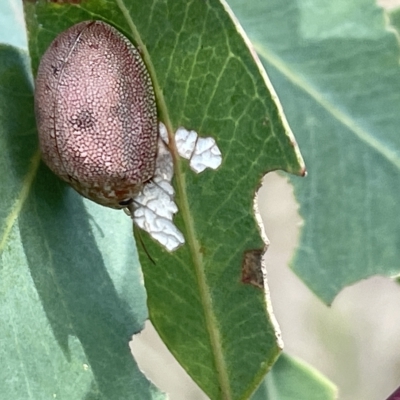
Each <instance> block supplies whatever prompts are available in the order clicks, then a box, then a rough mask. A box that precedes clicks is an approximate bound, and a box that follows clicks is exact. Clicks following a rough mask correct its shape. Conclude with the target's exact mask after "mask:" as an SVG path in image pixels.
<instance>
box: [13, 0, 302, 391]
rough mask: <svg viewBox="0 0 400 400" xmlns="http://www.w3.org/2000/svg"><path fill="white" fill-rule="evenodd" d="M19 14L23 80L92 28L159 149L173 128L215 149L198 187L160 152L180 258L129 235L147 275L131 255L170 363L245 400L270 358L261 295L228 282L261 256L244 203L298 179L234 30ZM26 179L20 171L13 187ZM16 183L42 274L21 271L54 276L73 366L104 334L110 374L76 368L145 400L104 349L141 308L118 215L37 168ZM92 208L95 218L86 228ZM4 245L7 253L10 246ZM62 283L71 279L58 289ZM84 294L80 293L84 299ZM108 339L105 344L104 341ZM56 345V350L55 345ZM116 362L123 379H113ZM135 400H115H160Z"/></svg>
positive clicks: (116, 13)
mask: <svg viewBox="0 0 400 400" xmlns="http://www.w3.org/2000/svg"><path fill="white" fill-rule="evenodd" d="M25 12H26V21H27V26H28V36H29V49H30V57H31V61H32V68H33V71H34V73H35V71H36V69H37V65H38V60H39V58H40V56H41V55H42V53H43V52H44V51H45V49H46V48H47V46H48V45H49V44H50V42H51V40H52V39H54V37H55V36H56V35H57V34H58V33H60V32H61V31H63V30H65V29H66V28H68V27H69V26H71V25H73V24H74V23H77V22H79V21H83V20H87V19H101V20H103V21H105V22H108V23H111V24H112V25H114V26H115V27H116V28H118V29H119V30H120V31H121V32H123V33H124V34H125V35H126V36H127V37H128V38H130V39H131V40H132V41H133V42H134V43H135V44H136V45H138V46H139V48H140V50H141V52H142V54H143V58H144V60H145V62H146V64H147V66H148V68H149V71H150V73H151V76H152V79H153V84H154V88H155V91H156V95H157V103H158V106H159V114H160V119H161V120H162V121H163V122H164V123H165V124H166V126H167V128H168V130H169V134H170V137H171V138H173V132H174V131H175V130H176V129H177V128H178V127H179V126H184V127H185V128H188V129H194V130H196V131H197V132H198V133H199V134H200V135H201V136H212V137H214V138H215V139H216V141H217V144H218V146H219V148H220V149H221V152H222V157H223V163H222V165H221V167H220V168H219V169H218V170H217V171H206V172H204V173H202V174H200V175H197V174H195V173H194V172H192V171H191V170H190V169H189V166H188V162H187V161H185V160H181V159H180V158H179V157H178V156H177V154H176V152H174V149H173V146H171V147H172V152H173V157H174V168H175V178H174V186H175V188H176V190H177V204H178V207H179V212H178V214H177V216H176V218H175V222H176V224H177V226H178V228H179V229H180V230H181V231H182V233H183V235H184V236H185V240H186V243H185V245H184V246H182V247H181V248H180V249H178V250H177V251H176V252H174V253H169V252H168V251H166V250H164V249H163V248H161V247H160V245H158V243H155V242H154V241H153V240H152V239H151V238H150V237H148V236H147V235H146V234H144V233H141V237H142V241H143V243H144V244H145V246H146V248H147V252H148V253H149V254H150V255H151V258H152V259H153V260H154V264H153V262H152V261H150V259H149V258H148V256H147V254H146V252H145V251H143V250H142V249H141V246H140V251H139V253H140V261H141V265H142V269H143V274H144V279H145V286H146V290H147V294H148V301H147V304H148V308H149V315H150V318H151V320H152V322H153V324H154V326H155V327H156V329H157V330H158V332H159V334H160V336H161V337H162V339H163V340H164V342H165V343H166V344H167V346H168V347H169V349H170V350H171V351H172V353H173V354H174V355H175V357H176V358H177V359H178V361H180V363H181V364H182V365H183V367H184V368H185V369H186V370H187V371H188V372H189V374H190V375H191V376H192V378H193V379H194V380H195V381H196V382H197V383H198V384H199V386H200V387H201V388H202V389H203V390H204V391H205V392H206V393H207V394H208V396H209V397H210V398H211V399H245V398H248V397H249V396H250V394H251V393H252V392H253V391H254V390H255V389H256V387H257V385H258V384H259V382H260V381H261V380H262V378H263V376H264V374H265V372H266V371H267V370H268V369H269V368H270V367H271V365H272V364H273V362H274V361H275V359H276V357H277V355H278V354H279V351H280V347H279V341H278V340H277V332H276V327H275V325H274V323H273V317H271V315H270V314H269V312H268V311H267V306H268V303H267V301H268V299H267V297H266V293H265V292H264V291H263V290H262V289H260V288H259V287H255V286H252V285H249V284H245V283H243V282H242V281H241V274H242V271H241V266H242V262H243V258H244V255H245V252H246V251H252V250H255V251H260V250H263V249H264V247H265V244H264V242H263V240H262V238H261V236H260V232H259V227H258V225H257V221H256V219H255V217H254V210H253V199H254V194H255V191H256V189H257V187H258V185H259V184H260V181H261V178H262V176H263V175H264V174H265V173H266V172H267V171H270V170H274V169H278V168H281V169H284V170H286V171H289V172H293V173H297V174H302V173H303V172H304V165H303V163H302V160H301V156H300V155H299V152H298V149H297V147H296V144H295V142H294V139H293V137H292V134H291V132H290V129H289V128H288V126H287V124H286V121H285V119H284V116H283V114H282V112H281V109H280V106H279V105H278V104H277V103H276V101H275V98H274V94H273V93H272V94H271V93H270V92H269V91H268V88H269V82H267V81H265V79H264V76H263V73H262V72H260V69H259V65H258V64H257V63H256V62H255V61H254V59H253V58H252V55H251V53H250V51H249V49H248V48H247V46H246V42H245V40H244V39H243V37H242V36H241V34H240V32H239V31H238V27H237V26H236V25H235V24H234V23H233V21H232V19H231V18H230V15H229V12H228V11H227V9H226V8H224V4H221V3H219V2H217V1H209V2H203V1H193V2H187V1H183V0H180V1H176V0H174V1H172V0H170V1H164V2H159V1H149V2H145V3H144V2H141V1H129V2H128V1H125V2H124V1H122V0H117V1H115V2H114V1H106V0H102V1H100V0H88V1H85V2H82V3H80V4H78V5H71V4H54V3H48V2H46V1H39V2H37V3H35V4H33V3H26V4H25ZM30 93H31V92H30ZM26 108H27V109H29V110H30V113H31V117H30V118H31V119H30V123H29V124H28V126H29V127H30V129H31V134H32V135H31V136H30V137H31V139H32V145H31V146H29V147H28V149H27V151H28V150H30V151H31V152H32V154H37V153H36V151H37V150H36V148H37V144H36V137H35V132H34V128H33V127H34V121H33V114H32V98H31V97H30V98H29V105H28V104H27V106H26ZM33 149H35V150H34V151H33ZM35 157H37V156H35ZM17 159H18V157H17ZM35 160H36V163H38V161H37V158H35ZM26 164H27V162H26ZM29 168H30V167H29V165H25V167H24V168H22V170H21V176H22V177H24V176H25V175H26V174H28V172H27V171H29ZM28 175H29V174H28ZM29 176H32V180H33V177H34V178H35V180H34V184H33V186H32V188H29V187H27V189H26V190H27V192H28V193H29V198H28V199H27V200H28V201H27V202H26V203H25V204H26V205H25V208H24V209H23V211H24V210H25V209H26V216H25V215H24V214H23V211H21V215H19V214H18V219H21V221H23V222H24V221H25V222H24V227H28V226H32V227H35V228H36V227H37V229H39V227H42V226H43V228H41V229H40V231H39V232H38V233H37V234H36V235H34V237H36V242H33V241H32V237H31V236H29V235H28V236H25V237H23V238H22V239H21V241H22V243H24V246H25V247H26V248H32V249H33V250H31V251H32V252H34V253H35V254H36V255H38V257H39V256H40V257H45V260H44V261H38V260H36V259H34V258H33V261H32V262H31V263H34V264H35V265H34V267H32V268H35V269H36V268H39V265H40V264H45V265H46V268H45V269H44V271H45V272H43V274H48V275H50V277H52V275H53V274H54V272H49V268H50V271H51V268H53V269H54V270H57V271H59V272H58V273H59V274H60V278H57V279H59V280H60V284H59V287H60V289H59V291H60V293H61V292H62V293H63V296H64V297H65V296H66V297H67V298H68V299H69V300H70V301H71V304H69V303H68V304H67V306H68V307H67V306H65V310H63V312H64V313H65V314H66V315H65V316H63V317H61V320H62V321H64V320H67V317H68V318H72V319H73V320H78V321H79V322H81V323H82V326H80V325H79V329H81V332H82V335H83V336H82V337H81V336H77V333H76V331H74V332H72V333H71V334H72V336H74V337H78V339H79V341H80V342H79V344H80V345H81V346H82V351H83V352H84V355H85V356H86V357H88V358H90V357H89V356H90V355H91V353H90V352H89V350H90V349H89V348H87V347H86V346H85V344H86V342H84V339H85V338H87V337H88V336H86V335H89V334H92V333H93V331H94V330H96V331H97V330H99V331H100V332H102V331H103V330H105V332H104V333H100V332H98V333H97V335H99V337H101V338H102V337H103V335H106V338H103V340H102V341H100V342H99V344H98V347H99V348H102V349H103V352H104V353H106V354H107V355H108V356H109V359H107V360H108V363H107V365H108V364H110V367H106V366H105V365H104V362H105V361H104V360H102V359H101V356H100V358H99V359H96V360H94V361H93V359H92V358H90V359H88V361H87V363H88V365H89V366H90V368H91V369H93V368H94V366H92V362H94V363H95V365H97V363H99V364H100V366H102V367H103V369H101V372H102V373H103V372H106V371H108V369H109V368H113V375H112V376H111V377H110V378H109V381H108V384H109V386H107V387H106V388H105V387H101V388H100V389H99V388H98V387H97V389H98V390H103V391H104V390H106V389H107V390H108V391H109V392H108V393H109V394H110V393H111V392H112V391H113V390H115V388H114V386H116V385H118V384H119V383H121V387H123V388H124V390H126V391H127V392H128V391H129V388H132V390H133V391H134V390H135V389H134V386H135V384H136V381H134V378H135V379H136V380H138V381H139V382H141V383H142V385H143V386H144V387H146V382H145V381H144V380H143V379H142V378H143V377H141V376H140V374H138V373H137V371H135V368H136V367H135V364H134V362H133V361H132V360H128V358H126V359H123V357H122V350H121V349H119V350H120V353H118V354H120V357H119V358H118V357H117V358H118V359H115V360H114V356H115V352H116V349H115V347H118V346H122V344H123V343H125V341H126V344H127V337H128V336H127V335H129V333H132V332H134V331H135V329H136V331H137V330H140V327H141V322H142V318H144V317H145V312H143V308H142V306H141V305H139V306H138V309H135V300H136V301H137V299H135V296H134V295H133V293H136V296H138V295H137V293H139V294H141V296H142V297H140V299H141V301H142V300H143V298H144V295H143V289H142V287H141V280H140V278H139V276H136V277H134V276H131V275H129V274H128V272H127V271H131V272H130V273H131V274H134V273H138V271H137V269H136V267H137V265H136V263H135V261H134V258H135V256H134V254H132V251H133V248H130V246H129V245H127V244H126V243H127V242H128V243H130V240H131V237H130V235H127V231H126V229H125V228H124V229H123V228H122V224H128V225H129V223H130V221H129V219H128V218H126V216H124V215H123V213H122V212H121V213H119V214H120V215H119V218H120V219H117V218H116V215H117V214H118V213H116V212H113V211H110V210H106V209H101V210H100V209H98V207H96V206H94V205H93V206H88V205H87V203H86V202H85V206H83V205H82V200H80V199H79V197H78V196H77V195H76V194H75V193H73V192H72V191H71V190H70V189H67V188H65V186H64V185H63V184H62V183H60V182H59V181H58V180H57V178H56V177H54V176H52V175H51V174H50V172H49V171H48V170H47V169H46V168H45V167H44V166H43V167H41V168H40V169H39V170H35V171H31V175H29ZM49 188H52V189H51V190H49ZM17 189H18V188H17ZM19 190H21V188H20V187H19ZM16 193H19V191H18V190H16ZM17 195H18V194H16V196H17ZM31 197H33V198H32V199H31ZM38 201H41V202H40V203H38ZM22 203H23V202H22ZM30 207H33V211H30ZM88 207H90V209H89V208H88ZM92 208H93V209H95V210H96V212H97V213H101V214H98V215H96V216H93V215H92ZM38 210H40V213H39V211H38ZM7 215H8V214H7ZM7 215H6V217H7ZM124 218H125V219H124ZM99 219H100V220H101V221H102V223H101V224H100V223H99ZM91 221H96V223H94V222H93V223H91ZM117 221H118V222H117ZM122 221H124V222H122ZM48 225H50V226H48ZM97 225H100V226H101V228H102V229H101V231H104V232H105V231H108V232H110V233H109V234H110V236H109V237H107V239H106V240H103V241H101V243H98V240H96V232H97V230H96V226H97ZM124 226H126V225H124ZM26 229H27V228H26ZM97 233H98V232H97ZM136 234H137V232H136ZM113 235H114V236H113ZM5 237H6V240H7V242H8V240H10V237H9V236H5ZM111 238H112V239H111ZM24 240H27V241H28V242H30V243H28V244H25V242H24ZM37 242H38V243H37ZM43 242H44V243H43ZM123 243H125V245H124V247H123V248H121V246H122V244H123ZM27 251H28V250H26V252H27ZM49 258H50V259H51V262H50V264H51V266H50V267H49V266H47V264H48V263H49V261H48V259H49ZM39 260H41V259H40V258H39ZM36 262H37V263H38V264H36ZM114 263H115V264H114ZM82 264H83V265H82ZM95 266H96V267H95ZM42 268H43V267H42ZM115 270H117V276H118V277H119V279H120V281H119V282H120V283H121V285H122V287H123V288H124V290H122V289H121V288H120V287H118V286H116V290H114V291H113V290H111V289H112V286H108V285H107V283H104V282H110V284H111V283H113V281H114V279H116V278H113V276H114V275H113V274H114V273H116V272H115ZM40 271H42V270H40ZM46 271H47V272H46ZM66 271H67V272H66ZM82 271H83V272H82ZM121 271H123V272H121ZM132 271H133V272H132ZM67 273H68V274H72V277H68V278H65V280H64V274H67ZM80 274H84V277H82V276H81V275H80ZM32 275H33V274H32ZM121 275H122V276H123V279H122V277H121ZM57 276H58V275H57ZM43 279H44V278H43ZM47 279H50V278H49V277H48V278H47ZM74 279H75V280H74ZM69 280H72V282H73V283H69ZM39 281H40V282H42V279H39ZM89 284H90V288H91V289H89V288H88V289H87V291H85V287H86V285H89ZM114 285H115V283H114ZM46 287H47V285H46ZM128 288H129V290H128ZM34 289H35V288H34ZM35 290H37V292H39V297H40V299H41V302H42V303H43V308H44V309H45V310H46V307H48V308H50V309H51V311H45V312H46V315H47V317H48V318H49V320H52V319H55V320H56V322H54V324H55V325H57V326H58V324H60V321H58V317H59V316H61V314H60V313H59V312H58V311H57V312H55V311H54V310H52V304H53V298H52V297H51V296H50V297H49V296H47V297H46V296H44V295H40V293H41V290H40V289H37V288H36V289H35ZM91 290H93V293H92V292H91ZM82 293H83V294H85V296H84V297H83V299H81V298H80V297H81V296H82ZM54 296H56V295H54ZM109 296H111V300H110V299H109ZM96 300H97V301H96ZM100 300H101V301H102V302H103V304H101V305H100ZM48 303H49V304H48ZM63 304H64V303H63ZM94 304H96V305H97V306H98V307H99V313H100V314H104V315H107V317H109V318H111V321H112V322H111V325H110V326H109V325H108V324H106V323H105V320H104V319H102V318H100V316H99V320H97V319H96V318H95V317H94V316H93V319H88V320H85V318H84V317H85V315H86V314H87V313H89V314H90V313H91V312H92V309H93V308H95V307H94ZM139 304H142V303H139ZM83 305H85V307H83ZM60 309H62V307H60ZM56 310H58V308H57V309H56ZM137 314H139V315H140V318H139V317H138V316H137ZM90 315H91V314H90ZM135 321H136V323H135ZM66 325H67V326H69V323H68V324H66ZM61 326H64V323H61ZM129 328H131V329H129ZM65 329H66V328H65ZM58 330H61V331H62V329H61V328H57V330H56V331H57V332H58ZM62 332H63V331H62ZM63 333H64V332H63ZM112 335H113V337H114V340H115V343H114V342H113V341H109V340H110V339H111V336H112ZM64 336H65V333H64V335H61V336H60V337H61V338H64ZM56 338H57V340H58V341H60V340H61V339H59V338H58V335H56ZM64 340H65V338H64ZM96 354H97V353H96ZM121 360H124V365H125V367H126V369H123V371H126V374H125V375H124V374H122V377H121V378H120V379H117V376H116V375H118V372H119V368H121V365H120V364H118V362H122V361H121ZM129 371H130V372H129ZM123 377H125V378H126V379H127V380H126V381H123ZM129 378H131V381H130V380H129ZM96 383H97V381H96ZM130 384H131V385H132V386H129V385H130ZM113 385H114V386H113ZM147 389H148V392H146V395H145V396H147V397H140V396H143V395H142V394H133V393H131V394H130V396H131V397H129V396H128V395H126V396H125V397H123V398H151V397H148V396H158V395H159V394H157V393H156V392H154V389H153V388H152V387H151V386H149V385H148V383H147ZM143 390H145V389H143ZM154 393H155V394H154ZM110 395H111V394H110ZM135 396H138V397H135ZM108 398H112V397H108ZM115 398H118V397H115Z"/></svg>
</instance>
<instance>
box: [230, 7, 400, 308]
mask: <svg viewBox="0 0 400 400" xmlns="http://www.w3.org/2000/svg"><path fill="white" fill-rule="evenodd" d="M230 4H231V5H232V7H233V9H234V11H235V12H236V13H237V15H238V17H239V19H240V21H241V23H242V24H243V26H244V28H245V29H246V31H247V32H248V34H249V36H250V39H251V40H252V42H253V44H254V46H255V48H256V50H257V52H258V54H259V55H260V57H261V59H262V61H263V63H264V65H265V67H266V69H267V72H268V74H269V76H270V77H271V80H272V82H273V84H274V86H275V88H276V90H277V92H278V95H279V97H280V99H281V101H282V104H283V106H284V110H285V113H286V115H287V117H288V120H289V123H290V126H291V127H292V128H293V130H294V132H295V134H296V137H297V138H298V140H299V144H300V146H301V148H302V151H303V153H304V157H305V160H306V163H307V171H308V173H309V175H308V177H307V179H304V180H302V181H301V182H299V180H298V179H296V178H292V182H293V184H294V186H295V191H296V195H297V198H298V200H299V203H300V213H301V215H302V216H303V218H304V227H303V230H302V234H301V242H300V245H299V248H298V250H297V254H296V257H295V260H294V262H293V269H294V271H295V272H296V273H297V274H298V275H299V276H300V277H301V279H303V280H304V282H305V283H306V284H307V285H308V286H309V287H310V289H311V290H312V291H313V292H315V293H316V294H317V295H318V296H319V297H320V298H321V299H322V300H324V301H325V302H326V303H331V302H332V300H333V299H334V297H335V295H336V294H337V293H338V292H339V291H340V290H341V289H342V288H343V287H345V286H348V285H351V284H353V283H355V282H357V281H359V280H360V279H363V278H367V277H369V276H371V275H376V274H381V275H386V276H394V275H396V274H398V273H399V259H400V246H399V240H400V224H399V223H398V221H397V218H396V215H397V214H398V213H399V212H400V203H399V202H398V187H399V184H400V181H399V177H400V174H399V170H400V157H399V149H400V135H399V133H398V129H399V126H400V114H399V112H398V110H397V105H398V102H399V98H400V97H399V93H400V69H399V62H398V60H399V47H398V42H397V40H396V37H395V35H394V34H393V32H391V31H389V30H388V29H387V26H386V20H385V18H384V13H383V11H382V10H381V9H380V8H378V7H377V6H376V4H375V1H373V0H357V1H352V2H348V1H344V0H343V1H335V2H323V3H321V2H320V1H315V0H307V1H301V2H282V1H279V0H270V1H268V2H259V1H256V0H251V1H248V2H246V3H245V4H244V3H243V2H241V1H239V0H231V1H230ZM327 16H328V17H327Z"/></svg>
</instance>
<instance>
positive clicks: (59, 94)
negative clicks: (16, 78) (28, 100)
mask: <svg viewBox="0 0 400 400" xmlns="http://www.w3.org/2000/svg"><path fill="white" fill-rule="evenodd" d="M35 101H36V115H37V121H38V122H37V123H38V130H39V138H40V146H41V150H42V154H43V159H44V161H45V162H46V164H47V165H48V166H49V167H50V168H51V169H52V170H53V171H54V172H55V173H56V174H57V175H59V176H60V177H61V178H62V179H64V180H66V181H67V182H69V183H70V184H71V185H72V186H73V187H74V188H75V189H76V190H78V191H79V192H80V193H82V194H83V195H84V196H86V197H89V198H91V199H92V200H94V201H96V202H98V203H100V204H104V205H108V206H111V207H119V205H118V203H119V201H122V200H126V199H127V198H130V197H132V196H134V194H135V193H136V192H137V191H138V190H139V189H140V186H141V184H142V183H143V182H145V181H147V180H149V179H150V178H151V177H152V176H153V173H154V168H155V157H156V152H157V137H158V126H157V109H156V102H155V96H154V91H153V87H152V83H151V80H150V76H149V74H148V72H147V69H146V66H145V64H144V63H143V60H142V59H141V57H140V54H139V52H138V51H137V49H136V48H135V47H134V46H133V45H132V44H131V43H130V42H129V40H128V39H126V38H125V37H124V36H123V35H122V34H121V33H119V32H118V31H117V30H116V29H115V28H113V27H111V26H110V25H108V24H105V23H103V22H100V21H96V22H93V21H86V22H82V23H79V24H77V25H74V26H72V27H71V28H69V29H68V30H66V31H65V32H63V33H61V34H60V35H59V36H58V37H57V38H56V39H55V40H54V41H53V42H52V44H51V45H50V47H49V49H48V50H47V51H46V53H45V54H44V56H43V58H42V60H41V63H40V66H39V70H38V74H37V79H36V92H35Z"/></svg>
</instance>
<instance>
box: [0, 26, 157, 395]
mask: <svg viewBox="0 0 400 400" xmlns="http://www.w3.org/2000/svg"><path fill="white" fill-rule="evenodd" d="M0 37H1V38H4V31H3V30H1V34H0ZM21 37H22V36H21ZM32 88H33V85H32V78H31V72H30V66H29V59H28V57H27V54H26V52H25V51H22V50H19V49H17V48H15V47H10V46H7V45H3V44H1V45H0V126H1V130H0V132H1V134H0V148H1V152H0V170H1V176H2V179H1V180H0V192H1V193H2V196H1V207H0V210H1V211H0V221H1V222H0V226H1V230H0V232H1V235H0V254H1V258H0V313H1V321H2V323H1V324H0V337H1V346H0V357H1V359H2V362H3V367H2V368H1V370H0V381H1V382H2V386H1V393H2V397H3V398H9V399H16V400H18V399H27V398H30V399H53V398H65V399H79V398H85V399H117V398H118V399H121V398H124V399H162V398H164V395H163V394H161V393H160V392H159V391H158V390H157V389H156V388H155V387H154V386H153V385H152V384H151V383H150V382H149V381H148V380H147V379H146V378H145V377H144V376H143V374H142V373H141V372H140V371H139V369H138V367H137V365H136V363H135V361H134V360H133V358H132V356H131V353H130V349H129V346H128V342H129V339H130V337H131V335H132V334H133V333H134V332H138V331H140V330H141V328H142V326H143V323H144V320H145V319H146V317H147V309H146V304H145V297H146V296H145V291H144V287H143V285H142V284H141V283H140V281H141V271H140V265H139V262H138V258H137V253H136V250H135V247H134V243H133V241H132V237H131V235H130V233H131V223H130V221H129V219H126V218H124V215H121V214H119V213H115V212H112V211H110V210H106V209H103V208H102V207H100V206H97V205H95V204H93V203H91V202H89V201H82V198H80V197H79V196H78V195H77V194H76V193H75V192H74V191H73V190H72V189H70V188H67V187H65V185H64V184H62V183H61V182H60V181H59V180H58V179H57V178H56V177H55V176H54V175H53V174H51V173H50V171H49V170H48V169H47V168H46V167H44V166H43V165H41V164H40V156H39V153H38V145H37V133H36V129H35V119H34V113H33V96H32Z"/></svg>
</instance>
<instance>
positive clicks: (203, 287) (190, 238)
mask: <svg viewBox="0 0 400 400" xmlns="http://www.w3.org/2000/svg"><path fill="white" fill-rule="evenodd" d="M116 2H117V4H118V6H119V8H120V9H121V11H122V14H123V15H124V17H125V19H126V21H127V23H128V25H129V27H130V28H131V31H132V36H133V38H134V39H135V41H136V43H137V45H138V46H139V47H140V50H141V54H142V57H143V60H144V62H145V64H146V66H147V68H148V71H149V74H150V77H151V80H152V82H153V87H154V91H155V95H156V100H157V105H158V108H159V112H160V117H161V119H162V121H163V123H164V125H165V126H166V128H167V132H168V139H169V149H170V151H171V154H172V157H173V159H174V175H175V182H176V185H177V191H178V194H179V198H180V200H181V204H180V208H179V209H180V212H181V213H182V218H183V222H184V225H185V228H186V229H185V232H186V235H185V237H186V240H187V243H188V245H189V248H190V253H191V256H192V260H193V265H194V268H195V272H196V278H197V282H198V289H199V293H200V299H201V303H202V305H203V311H204V317H205V320H206V325H207V331H208V334H209V339H210V344H211V347H212V353H213V355H214V361H215V368H216V370H217V375H218V381H219V389H220V393H221V396H222V398H223V399H224V400H230V399H232V395H231V388H230V384H229V377H228V373H227V368H226V364H225V359H224V356H223V351H222V347H221V337H220V332H219V329H218V324H217V319H216V317H215V314H214V312H213V310H212V299H211V294H210V291H209V288H208V284H207V278H206V274H205V269H204V263H203V259H202V256H201V252H200V244H199V242H198V240H197V237H196V233H195V228H194V223H193V219H192V218H191V213H190V208H189V201H188V197H187V194H186V190H185V188H186V184H185V179H184V175H183V173H182V169H181V162H180V156H179V154H178V151H177V149H176V145H175V140H174V129H173V126H172V122H171V120H170V118H169V112H168V107H167V105H166V102H165V98H164V95H163V91H162V89H161V87H160V85H159V83H158V80H157V74H156V71H155V69H154V65H153V63H152V61H151V57H150V54H149V53H148V51H147V47H146V45H145V44H144V42H143V41H142V38H141V36H140V34H139V32H138V30H137V28H136V26H135V24H134V22H133V20H132V18H131V16H130V14H129V10H128V9H127V7H126V6H125V3H124V1H123V0H116Z"/></svg>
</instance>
